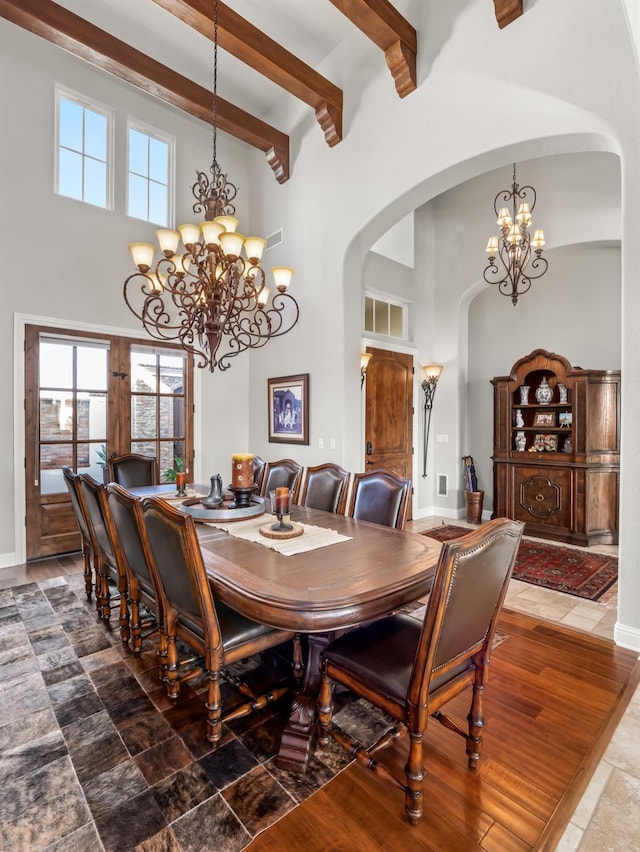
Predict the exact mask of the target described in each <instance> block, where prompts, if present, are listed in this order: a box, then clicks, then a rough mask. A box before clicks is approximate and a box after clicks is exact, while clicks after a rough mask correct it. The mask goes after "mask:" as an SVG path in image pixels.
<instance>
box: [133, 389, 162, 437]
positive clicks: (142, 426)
mask: <svg viewBox="0 0 640 852" xmlns="http://www.w3.org/2000/svg"><path fill="white" fill-rule="evenodd" d="M156 399H157V397H155V396H142V395H140V396H132V397H131V440H132V441H139V440H140V439H141V438H155V437H156V436H157V432H156Z"/></svg>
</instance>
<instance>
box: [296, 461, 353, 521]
mask: <svg viewBox="0 0 640 852" xmlns="http://www.w3.org/2000/svg"><path fill="white" fill-rule="evenodd" d="M348 481H349V472H348V471H346V470H344V469H343V468H341V467H339V466H338V465H337V464H319V465H316V466H315V467H308V468H307V475H306V476H305V478H304V481H303V483H302V488H301V489H300V496H299V497H298V503H299V504H300V505H301V506H308V507H309V508H310V509H322V510H323V511H325V512H338V513H342V512H344V504H345V502H346V497H347V483H348Z"/></svg>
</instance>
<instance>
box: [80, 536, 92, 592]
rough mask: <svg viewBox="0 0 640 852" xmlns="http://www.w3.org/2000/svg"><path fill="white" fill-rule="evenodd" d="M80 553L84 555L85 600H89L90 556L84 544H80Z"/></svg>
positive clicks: (90, 586)
mask: <svg viewBox="0 0 640 852" xmlns="http://www.w3.org/2000/svg"><path fill="white" fill-rule="evenodd" d="M82 555H83V557H84V590H85V592H86V595H87V600H88V601H90V600H91V590H92V582H91V558H90V556H89V549H88V548H87V547H86V546H85V545H84V543H83V545H82Z"/></svg>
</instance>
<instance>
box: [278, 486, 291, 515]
mask: <svg viewBox="0 0 640 852" xmlns="http://www.w3.org/2000/svg"><path fill="white" fill-rule="evenodd" d="M288 509H289V489H288V488H276V512H277V513H278V514H279V515H284V514H286V512H287V511H288Z"/></svg>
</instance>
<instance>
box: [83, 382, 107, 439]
mask: <svg viewBox="0 0 640 852" xmlns="http://www.w3.org/2000/svg"><path fill="white" fill-rule="evenodd" d="M77 428H78V440H88V439H91V438H93V439H94V440H100V441H105V440H106V437H107V395H106V393H82V392H78V427H77Z"/></svg>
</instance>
